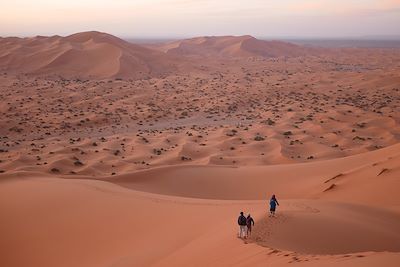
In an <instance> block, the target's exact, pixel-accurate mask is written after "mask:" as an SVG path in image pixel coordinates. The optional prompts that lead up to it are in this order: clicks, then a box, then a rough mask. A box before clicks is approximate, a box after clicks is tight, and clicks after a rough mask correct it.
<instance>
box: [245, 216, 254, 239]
mask: <svg viewBox="0 0 400 267" xmlns="http://www.w3.org/2000/svg"><path fill="white" fill-rule="evenodd" d="M246 226H247V236H248V237H249V236H251V227H252V226H254V220H253V218H252V217H251V215H250V213H249V215H247V218H246Z"/></svg>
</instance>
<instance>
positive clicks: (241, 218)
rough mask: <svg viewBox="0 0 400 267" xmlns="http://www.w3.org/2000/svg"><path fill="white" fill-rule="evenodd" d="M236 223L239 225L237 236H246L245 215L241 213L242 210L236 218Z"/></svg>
mask: <svg viewBox="0 0 400 267" xmlns="http://www.w3.org/2000/svg"><path fill="white" fill-rule="evenodd" d="M238 225H239V237H241V238H246V230H247V229H246V228H247V223H246V217H245V216H244V215H243V211H242V212H240V216H239V218H238Z"/></svg>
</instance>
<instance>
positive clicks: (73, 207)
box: [0, 145, 400, 266]
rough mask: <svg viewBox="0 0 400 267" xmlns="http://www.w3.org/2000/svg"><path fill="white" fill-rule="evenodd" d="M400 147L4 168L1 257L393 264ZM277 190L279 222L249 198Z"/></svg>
mask: <svg viewBox="0 0 400 267" xmlns="http://www.w3.org/2000/svg"><path fill="white" fill-rule="evenodd" d="M399 146H400V145H395V146H391V147H388V148H385V149H381V150H377V151H373V152H369V153H365V154H360V155H355V156H351V157H348V158H344V159H336V160H329V161H320V162H314V163H306V164H293V165H288V166H287V165H279V166H266V167H259V168H252V167H243V168H239V169H234V168H229V167H188V166H187V167H182V168H179V167H169V168H168V169H167V170H164V169H155V170H151V171H147V172H148V173H146V174H144V173H143V172H137V173H133V174H126V175H123V176H120V177H115V179H114V178H113V179H111V178H110V179H108V182H105V181H98V180H87V179H84V177H80V178H79V179H57V178H45V177H40V176H39V177H34V176H35V175H34V174H30V173H20V174H15V175H12V176H10V175H8V176H6V174H3V175H2V177H1V181H2V182H1V184H0V211H1V212H0V214H1V221H2V224H1V228H0V234H1V236H2V239H1V241H0V251H2V264H3V265H4V266H249V265H252V266H265V265H266V264H268V266H286V265H288V266H376V265H377V264H383V265H384V266H398V264H399V262H400V243H399V242H398V240H399V239H400V231H399V229H400V198H399V196H398V193H397V192H396V189H397V188H399V186H400V180H399V177H400V149H399ZM230 182H231V183H230ZM116 184H121V185H123V186H126V187H130V188H133V189H137V190H143V191H136V190H131V189H128V188H124V187H120V186H118V185H116ZM144 191H147V192H144ZM149 192H156V193H160V194H153V193H149ZM252 192H254V194H255V196H252V194H251V193H252ZM271 192H275V193H277V194H278V196H282V198H281V206H280V207H279V209H278V215H277V217H276V218H268V217H267V216H266V203H265V201H264V200H247V199H250V198H251V199H262V198H264V197H266V196H269V194H271ZM180 196H186V197H187V198H183V197H180ZM218 196H221V197H218ZM207 198H208V200H206V199H207ZM211 198H212V199H211ZM221 199H223V200H221ZM240 210H244V211H245V212H251V213H252V214H253V216H254V217H255V219H256V227H255V228H254V235H253V237H252V238H251V239H250V240H249V242H247V243H243V242H242V241H241V240H240V239H237V238H236V230H237V229H236V225H235V220H236V216H237V214H238V212H239V211H240Z"/></svg>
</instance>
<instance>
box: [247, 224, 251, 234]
mask: <svg viewBox="0 0 400 267" xmlns="http://www.w3.org/2000/svg"><path fill="white" fill-rule="evenodd" d="M250 235H251V226H250V227H248V226H247V236H250Z"/></svg>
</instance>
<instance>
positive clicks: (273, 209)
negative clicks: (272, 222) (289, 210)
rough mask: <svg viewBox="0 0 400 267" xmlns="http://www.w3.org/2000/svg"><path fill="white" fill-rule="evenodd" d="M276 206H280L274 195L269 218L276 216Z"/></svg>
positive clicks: (270, 202)
mask: <svg viewBox="0 0 400 267" xmlns="http://www.w3.org/2000/svg"><path fill="white" fill-rule="evenodd" d="M276 205H278V206H279V203H278V200H277V199H276V197H275V195H272V197H271V199H270V201H269V213H270V214H269V216H272V217H273V216H275V210H276Z"/></svg>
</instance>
